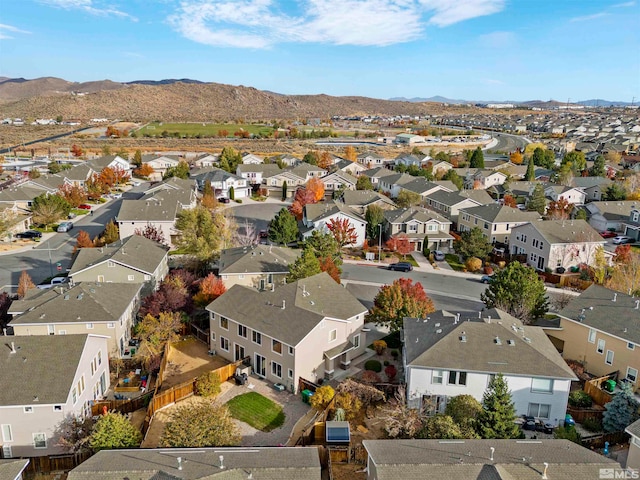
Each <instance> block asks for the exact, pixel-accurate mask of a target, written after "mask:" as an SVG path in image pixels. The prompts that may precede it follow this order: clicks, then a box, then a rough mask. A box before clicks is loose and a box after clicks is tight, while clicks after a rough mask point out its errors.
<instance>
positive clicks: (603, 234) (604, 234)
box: [600, 230, 618, 238]
mask: <svg viewBox="0 0 640 480" xmlns="http://www.w3.org/2000/svg"><path fill="white" fill-rule="evenodd" d="M600 236H601V237H602V238H613V237H616V236H618V234H617V233H616V232H612V231H610V230H607V231H606V232H600Z"/></svg>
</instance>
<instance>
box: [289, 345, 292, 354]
mask: <svg viewBox="0 0 640 480" xmlns="http://www.w3.org/2000/svg"><path fill="white" fill-rule="evenodd" d="M289 355H293V347H289Z"/></svg>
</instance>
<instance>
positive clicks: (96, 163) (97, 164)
mask: <svg viewBox="0 0 640 480" xmlns="http://www.w3.org/2000/svg"><path fill="white" fill-rule="evenodd" d="M87 165H89V166H90V167H91V169H92V170H94V171H95V172H98V173H100V172H102V170H104V169H105V168H107V167H108V168H111V169H113V170H121V171H124V172H126V173H129V172H130V171H131V164H130V163H129V160H127V159H124V158H122V157H121V156H120V155H104V156H102V157H98V158H93V159H91V160H87Z"/></svg>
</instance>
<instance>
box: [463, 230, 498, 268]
mask: <svg viewBox="0 0 640 480" xmlns="http://www.w3.org/2000/svg"><path fill="white" fill-rule="evenodd" d="M454 247H455V249H456V253H458V254H459V255H462V257H463V258H464V259H465V260H466V259H467V258H470V257H477V258H481V259H482V258H485V257H486V256H487V255H489V252H490V251H491V249H492V248H493V247H492V246H491V244H490V243H489V242H488V241H487V239H486V238H485V236H484V235H483V234H482V230H480V229H479V228H478V227H473V228H472V229H471V230H467V231H464V232H462V234H461V235H460V240H458V241H456V242H455V243H454Z"/></svg>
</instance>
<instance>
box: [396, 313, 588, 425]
mask: <svg viewBox="0 0 640 480" xmlns="http://www.w3.org/2000/svg"><path fill="white" fill-rule="evenodd" d="M402 335H403V342H404V347H403V350H404V351H403V365H404V370H405V372H406V374H405V376H406V381H407V392H408V393H407V396H408V398H407V403H408V405H409V406H410V407H413V408H424V409H426V411H427V412H428V413H431V414H435V413H444V409H445V407H446V404H447V402H448V401H449V400H450V399H451V398H452V397H456V396H458V395H471V396H473V397H474V398H475V399H476V400H478V401H479V402H481V401H482V396H483V394H484V392H485V390H486V389H487V386H488V385H489V382H490V381H491V379H492V378H493V377H494V376H495V375H497V374H498V373H501V374H502V375H503V376H504V379H505V380H506V382H507V385H508V386H509V390H510V391H511V398H512V401H513V404H514V407H515V411H516V415H518V416H519V415H530V416H533V417H536V418H540V419H542V420H544V421H545V422H548V423H552V424H555V425H558V423H559V422H561V421H563V420H564V417H565V414H566V410H567V399H568V398H569V391H570V387H571V382H572V381H574V380H577V377H576V376H575V374H574V373H573V371H572V370H571V368H569V366H568V365H567V364H566V363H565V361H564V360H563V359H562V357H561V356H560V354H559V353H558V351H557V350H556V349H555V348H554V346H553V344H552V343H551V340H549V338H548V337H547V336H546V335H545V333H544V331H543V329H542V328H540V327H533V326H529V325H527V326H524V325H523V324H522V322H520V320H518V319H517V318H515V317H513V316H511V315H509V314H507V313H505V312H503V311H501V310H497V309H491V310H484V311H482V312H481V314H480V315H475V314H473V313H468V314H467V313H462V314H455V315H454V314H452V313H449V312H446V311H444V310H438V311H436V312H433V313H431V314H429V315H428V316H427V318H424V319H421V318H418V319H416V318H405V319H404V322H403V330H402Z"/></svg>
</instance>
